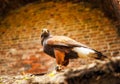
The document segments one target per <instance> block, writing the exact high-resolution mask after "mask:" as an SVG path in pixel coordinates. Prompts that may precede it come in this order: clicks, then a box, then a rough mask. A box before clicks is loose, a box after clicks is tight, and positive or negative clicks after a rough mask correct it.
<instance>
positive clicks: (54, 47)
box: [41, 29, 103, 71]
mask: <svg viewBox="0 0 120 84" xmlns="http://www.w3.org/2000/svg"><path fill="white" fill-rule="evenodd" d="M41 45H42V46H43V51H44V52H45V53H46V54H48V55H50V56H52V57H54V58H56V63H57V66H56V71H60V70H61V66H67V65H68V64H69V59H74V58H78V57H91V56H92V57H94V58H101V57H102V56H103V55H102V53H101V52H99V51H97V50H95V49H92V48H90V47H88V46H86V45H84V44H82V43H80V42H77V41H75V40H73V39H71V38H69V37H66V36H52V35H51V34H50V31H49V30H48V29H42V33H41Z"/></svg>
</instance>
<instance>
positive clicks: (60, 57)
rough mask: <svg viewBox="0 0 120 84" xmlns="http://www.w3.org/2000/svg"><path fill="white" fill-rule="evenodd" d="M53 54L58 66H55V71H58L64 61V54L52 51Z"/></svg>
mask: <svg viewBox="0 0 120 84" xmlns="http://www.w3.org/2000/svg"><path fill="white" fill-rule="evenodd" d="M54 52H55V57H56V62H57V64H58V65H57V66H56V71H60V70H61V67H62V65H63V62H64V59H65V53H64V52H63V51H60V50H58V49H54Z"/></svg>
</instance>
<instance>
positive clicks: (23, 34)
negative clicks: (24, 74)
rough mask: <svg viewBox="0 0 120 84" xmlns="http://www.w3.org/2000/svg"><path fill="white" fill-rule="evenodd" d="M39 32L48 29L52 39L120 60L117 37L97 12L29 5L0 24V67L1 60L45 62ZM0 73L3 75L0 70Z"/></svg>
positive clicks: (82, 6) (88, 7)
mask: <svg viewBox="0 0 120 84" xmlns="http://www.w3.org/2000/svg"><path fill="white" fill-rule="evenodd" d="M42 28H48V29H50V30H51V32H52V34H54V35H65V36H69V37H70V38H73V39H75V40H77V41H79V42H81V43H84V44H86V45H88V46H90V47H92V48H94V49H96V50H98V51H101V52H103V54H104V55H107V56H120V37H119V36H118V34H117V30H116V28H115V27H114V25H113V24H112V21H111V20H110V19H108V18H107V17H106V16H105V15H104V13H103V12H102V11H101V10H100V9H98V8H94V7H92V6H91V5H90V4H88V3H87V4H84V3H83V2H82V3H78V4H76V3H70V2H67V3H60V2H59V3H55V2H47V3H34V4H29V5H27V6H25V7H22V8H20V9H17V10H15V11H12V12H10V13H9V14H8V16H6V18H5V19H4V20H3V21H1V25H0V57H1V60H2V61H1V62H2V63H0V64H1V65H3V62H4V60H3V59H2V58H8V59H9V60H10V59H11V58H12V59H11V61H12V62H8V63H13V64H12V66H16V65H15V64H16V62H13V61H14V60H13V58H15V60H16V59H17V60H21V59H26V58H27V59H28V61H29V60H30V58H28V57H30V56H32V55H34V56H36V57H39V58H40V59H41V58H44V59H43V60H44V61H48V60H46V58H47V57H46V56H45V54H44V53H43V52H42V47H41V44H40V32H41V29H42ZM49 59H51V58H49ZM41 61H42V60H41ZM23 63H26V62H23ZM27 63H28V62H27ZM8 65H9V64H8ZM8 65H6V66H8ZM45 65H47V66H49V65H50V64H45ZM9 67H11V66H9ZM47 68H48V67H47ZM10 69H11V68H10ZM44 69H45V68H44V67H43V70H44ZM1 72H5V71H4V69H3V71H1Z"/></svg>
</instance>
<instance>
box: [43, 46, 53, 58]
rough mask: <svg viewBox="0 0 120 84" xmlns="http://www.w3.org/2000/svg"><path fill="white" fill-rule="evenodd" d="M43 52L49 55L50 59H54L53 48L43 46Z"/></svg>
mask: <svg viewBox="0 0 120 84" xmlns="http://www.w3.org/2000/svg"><path fill="white" fill-rule="evenodd" d="M43 50H44V52H45V53H46V54H48V55H50V56H51V57H54V58H55V55H54V48H53V47H51V46H49V45H44V47H43Z"/></svg>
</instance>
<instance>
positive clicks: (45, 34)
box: [41, 28, 50, 38]
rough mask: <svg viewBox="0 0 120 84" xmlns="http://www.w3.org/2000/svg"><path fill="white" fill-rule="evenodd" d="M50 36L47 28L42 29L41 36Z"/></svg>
mask: <svg viewBox="0 0 120 84" xmlns="http://www.w3.org/2000/svg"><path fill="white" fill-rule="evenodd" d="M48 36H50V32H49V30H48V29H45V28H44V29H42V33H41V38H45V37H48Z"/></svg>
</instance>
